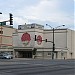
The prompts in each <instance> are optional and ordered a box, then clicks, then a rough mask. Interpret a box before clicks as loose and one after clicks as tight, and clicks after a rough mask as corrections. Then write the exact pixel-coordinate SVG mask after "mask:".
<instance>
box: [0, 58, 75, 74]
mask: <svg viewBox="0 0 75 75" xmlns="http://www.w3.org/2000/svg"><path fill="white" fill-rule="evenodd" d="M74 68H75V60H47V59H23V58H22V59H21V58H20V59H0V75H75V73H74V70H75V69H74Z"/></svg>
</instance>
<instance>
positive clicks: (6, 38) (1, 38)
mask: <svg viewBox="0 0 75 75" xmlns="http://www.w3.org/2000/svg"><path fill="white" fill-rule="evenodd" d="M14 32H16V29H15V28H13V27H12V26H8V25H0V53H2V52H8V53H13V38H12V34H13V33H14Z"/></svg>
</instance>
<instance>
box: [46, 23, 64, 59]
mask: <svg viewBox="0 0 75 75" xmlns="http://www.w3.org/2000/svg"><path fill="white" fill-rule="evenodd" d="M46 26H49V27H51V26H50V25H48V24H46ZM61 26H65V25H61ZM61 26H57V27H56V29H57V28H59V27H61ZM51 29H53V42H52V43H53V51H52V59H54V52H55V43H54V31H55V28H53V27H51Z"/></svg>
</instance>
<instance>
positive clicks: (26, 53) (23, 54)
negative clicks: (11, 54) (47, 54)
mask: <svg viewBox="0 0 75 75" xmlns="http://www.w3.org/2000/svg"><path fill="white" fill-rule="evenodd" d="M19 54H20V55H21V58H32V51H19Z"/></svg>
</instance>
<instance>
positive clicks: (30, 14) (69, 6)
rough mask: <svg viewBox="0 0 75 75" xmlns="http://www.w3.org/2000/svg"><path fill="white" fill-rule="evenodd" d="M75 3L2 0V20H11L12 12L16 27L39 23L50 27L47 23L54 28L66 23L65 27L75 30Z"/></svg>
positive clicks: (0, 10)
mask: <svg viewBox="0 0 75 75" xmlns="http://www.w3.org/2000/svg"><path fill="white" fill-rule="evenodd" d="M74 3H75V0H0V12H2V14H0V21H4V20H9V13H12V14H13V27H15V28H17V27H18V25H22V24H25V23H27V24H31V23H37V24H41V25H44V27H45V28H49V27H48V26H46V24H48V25H50V26H52V27H53V28H56V27H57V26H61V25H63V24H64V25H65V27H64V28H69V29H74V30H75V28H74V22H75V20H74V11H75V10H74V7H75V6H74ZM8 24H9V23H8Z"/></svg>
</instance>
